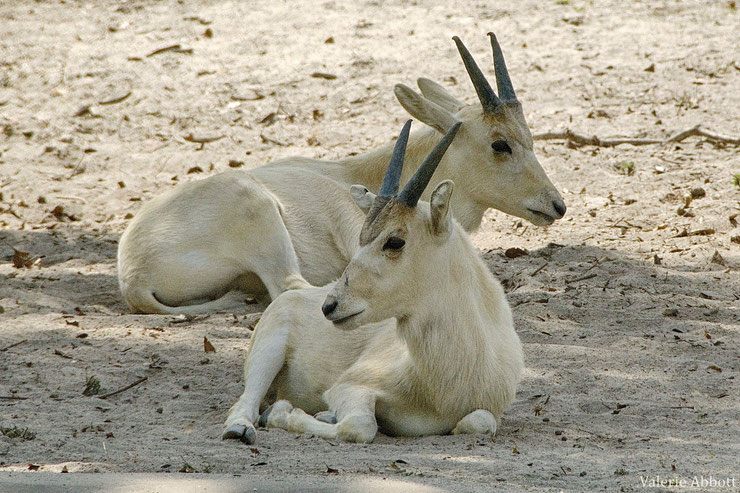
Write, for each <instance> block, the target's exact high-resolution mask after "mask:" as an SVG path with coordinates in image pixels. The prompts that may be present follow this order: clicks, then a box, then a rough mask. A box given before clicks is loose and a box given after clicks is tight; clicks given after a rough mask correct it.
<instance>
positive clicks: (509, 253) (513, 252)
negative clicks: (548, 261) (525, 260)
mask: <svg viewBox="0 0 740 493" xmlns="http://www.w3.org/2000/svg"><path fill="white" fill-rule="evenodd" d="M504 255H506V257H507V258H517V257H523V256H525V255H529V252H527V251H526V250H524V249H523V248H517V247H512V248H509V249H507V250H506V251H505V252H504Z"/></svg>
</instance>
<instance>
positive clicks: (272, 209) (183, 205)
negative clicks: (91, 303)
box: [118, 34, 565, 313]
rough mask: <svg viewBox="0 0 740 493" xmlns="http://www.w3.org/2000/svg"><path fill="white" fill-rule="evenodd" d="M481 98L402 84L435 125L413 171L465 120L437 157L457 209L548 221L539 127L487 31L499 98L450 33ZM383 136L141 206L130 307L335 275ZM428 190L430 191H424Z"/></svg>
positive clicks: (173, 304)
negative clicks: (330, 156) (368, 145)
mask: <svg viewBox="0 0 740 493" xmlns="http://www.w3.org/2000/svg"><path fill="white" fill-rule="evenodd" d="M454 40H455V42H456V43H457V47H458V49H459V51H460V54H461V56H462V59H463V62H464V64H465V67H466V69H467V71H468V74H469V75H470V78H471V80H472V82H473V85H474V86H475V89H476V92H477V94H478V98H479V103H477V104H472V105H466V104H463V103H461V102H460V101H458V100H456V99H455V98H453V97H452V96H450V95H449V94H448V93H447V92H446V91H445V90H444V89H443V88H442V87H441V86H439V85H437V84H435V83H434V82H432V81H430V80H427V79H419V81H418V83H419V87H420V89H421V92H422V94H423V95H420V94H417V93H416V92H414V91H413V90H411V89H410V88H408V87H406V86H404V85H400V84H399V85H397V86H396V87H395V94H396V97H397V98H398V100H399V101H400V103H401V105H402V106H403V107H404V108H406V110H407V111H408V112H409V113H410V114H411V115H412V116H414V117H416V118H418V119H419V120H421V121H422V122H424V123H426V124H427V125H428V127H427V128H425V129H424V130H422V131H420V132H417V133H415V134H414V135H412V136H411V137H410V139H409V145H408V152H407V156H408V157H407V165H406V170H405V171H404V173H403V176H402V178H403V179H404V180H407V179H408V178H409V177H410V176H411V174H412V173H413V172H414V171H416V169H418V167H419V164H420V163H421V161H422V159H423V158H424V156H426V155H427V154H429V152H430V151H431V149H432V148H433V147H434V144H435V143H436V141H437V139H438V138H439V137H438V134H439V133H440V132H441V133H442V134H444V133H446V132H448V131H449V130H450V129H451V128H452V127H453V126H454V125H456V124H457V123H462V127H461V128H460V131H459V133H458V136H457V138H456V139H455V141H454V142H453V143H452V145H451V146H450V149H449V150H448V152H447V154H446V156H445V157H444V159H443V160H442V162H441V163H440V165H439V171H438V173H437V175H438V177H439V178H440V179H449V180H453V181H454V182H455V183H456V184H457V187H458V191H457V193H456V194H455V196H454V198H453V199H452V202H451V204H450V207H451V209H452V213H453V215H454V216H455V218H456V219H457V221H458V222H459V223H460V224H461V225H462V227H463V228H464V229H465V230H466V231H468V232H470V231H474V230H475V229H476V228H478V226H479V225H480V223H481V219H482V217H483V213H484V212H485V211H486V209H488V208H489V207H493V208H495V209H499V210H501V211H504V212H506V213H508V214H513V215H515V216H518V217H521V218H524V219H527V220H529V221H531V222H532V223H534V224H537V225H548V224H551V223H552V222H553V221H554V220H556V219H559V218H561V217H563V215H564V214H565V204H564V203H563V200H562V198H561V197H560V194H559V193H558V192H557V190H556V189H555V187H554V186H553V185H552V183H551V182H550V180H549V179H548V177H547V175H546V174H545V171H544V170H543V169H542V166H540V163H539V162H538V161H537V157H536V156H535V154H534V151H533V148H532V145H533V143H532V136H531V134H530V131H529V129H528V127H527V122H526V121H525V119H524V113H523V112H522V107H521V104H520V103H519V102H518V101H517V99H516V95H515V93H514V88H513V86H512V84H511V80H510V79H509V75H508V72H507V70H506V65H505V63H504V58H503V55H502V53H501V48H500V47H499V44H498V42H497V41H496V38H495V37H494V36H493V34H491V44H492V46H493V59H494V65H495V72H496V82H497V85H498V92H499V94H498V96H497V95H496V94H495V93H494V91H493V90H492V89H491V87H490V85H489V84H488V82H487V81H486V79H485V77H484V76H483V74H482V72H481V71H480V69H479V68H478V66H477V65H476V63H475V61H474V60H473V58H472V56H471V55H470V53H469V52H468V50H467V49H466V48H465V46H464V45H463V44H462V42H461V41H460V40H459V39H458V38H457V37H455V38H454ZM391 149H392V145H391V144H388V145H387V146H384V147H382V148H380V149H378V150H376V151H373V152H370V153H367V154H363V155H360V156H353V157H349V158H346V159H343V160H340V161H319V160H315V159H306V158H299V157H295V158H288V159H284V160H280V161H276V162H273V163H270V164H268V165H265V166H262V167H259V168H256V169H252V170H248V171H241V170H234V171H229V172H225V173H222V174H218V175H215V176H212V177H209V178H206V179H203V180H199V181H196V182H192V183H187V184H182V185H179V186H177V187H175V188H174V189H173V190H171V191H169V192H167V193H165V194H163V195H162V196H160V197H157V198H154V199H153V200H151V201H150V202H148V203H147V204H145V205H144V206H143V207H142V209H141V210H140V211H139V213H138V214H137V215H136V217H135V218H134V219H133V220H132V221H131V224H129V226H128V227H127V228H126V231H125V232H124V233H123V236H122V237H121V241H120V244H119V247H118V279H119V284H120V287H121V292H122V293H123V297H124V298H125V300H126V302H127V303H128V304H129V306H130V307H131V308H132V309H134V310H135V311H139V312H146V313H198V312H204V311H211V310H218V309H225V308H227V307H231V305H233V303H234V301H233V299H230V298H229V297H227V296H224V295H225V294H226V293H227V292H229V291H230V290H232V289H240V290H242V291H245V292H248V293H254V294H260V293H264V292H267V293H268V294H269V296H270V297H271V298H272V299H274V298H275V297H277V296H278V295H279V294H280V293H282V292H283V291H285V290H288V289H295V288H300V287H304V286H306V285H307V283H306V281H308V283H311V284H312V285H316V286H321V285H324V284H326V283H328V282H331V281H333V280H334V279H336V278H337V277H338V276H339V275H340V274H341V273H342V270H343V269H344V267H345V266H346V265H347V263H348V262H349V259H350V258H351V257H352V254H353V253H354V252H355V251H356V250H357V247H358V244H357V238H358V233H359V231H360V228H361V227H362V222H363V217H362V214H361V213H360V211H358V210H357V208H356V207H355V206H354V204H353V203H352V200H351V198H350V197H349V195H348V194H347V190H348V189H349V187H350V185H351V184H353V183H363V184H365V186H367V187H368V189H370V190H371V191H373V192H377V190H378V188H379V186H380V183H381V179H382V176H383V172H384V170H385V165H386V163H388V159H389V157H390V154H391ZM423 198H425V200H428V198H429V195H428V193H427V194H425V195H424V196H423Z"/></svg>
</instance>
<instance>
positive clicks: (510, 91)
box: [488, 33, 517, 103]
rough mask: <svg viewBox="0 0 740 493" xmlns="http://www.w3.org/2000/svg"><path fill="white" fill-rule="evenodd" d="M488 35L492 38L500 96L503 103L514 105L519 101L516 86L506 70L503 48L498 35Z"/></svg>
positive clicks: (494, 64)
mask: <svg viewBox="0 0 740 493" xmlns="http://www.w3.org/2000/svg"><path fill="white" fill-rule="evenodd" d="M488 35H489V36H490V37H491V48H493V66H494V70H495V72H496V87H497V88H498V95H499V97H500V98H501V100H502V101H506V102H509V103H513V102H515V101H516V100H517V99H516V93H514V86H513V85H512V84H511V79H510V78H509V71H508V70H506V62H505V61H504V54H503V52H502V51H501V46H499V44H498V40H497V39H496V35H495V34H493V33H488Z"/></svg>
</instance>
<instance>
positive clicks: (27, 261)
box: [13, 248, 41, 269]
mask: <svg viewBox="0 0 740 493" xmlns="http://www.w3.org/2000/svg"><path fill="white" fill-rule="evenodd" d="M34 265H37V266H39V267H40V266H41V257H37V258H33V257H31V254H30V253H28V252H24V251H22V250H16V249H15V248H13V267H15V268H16V269H22V268H24V267H25V268H26V269H30V268H31V267H33V266H34Z"/></svg>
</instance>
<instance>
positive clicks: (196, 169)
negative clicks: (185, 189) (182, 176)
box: [188, 166, 203, 175]
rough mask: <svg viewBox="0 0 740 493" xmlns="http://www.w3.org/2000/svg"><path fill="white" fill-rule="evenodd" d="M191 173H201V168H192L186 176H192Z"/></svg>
mask: <svg viewBox="0 0 740 493" xmlns="http://www.w3.org/2000/svg"><path fill="white" fill-rule="evenodd" d="M193 173H203V168H201V167H200V166H193V167H192V168H190V169H189V170H188V174H189V175H192V174H193Z"/></svg>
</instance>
